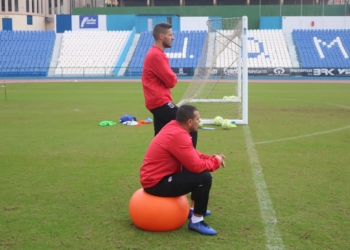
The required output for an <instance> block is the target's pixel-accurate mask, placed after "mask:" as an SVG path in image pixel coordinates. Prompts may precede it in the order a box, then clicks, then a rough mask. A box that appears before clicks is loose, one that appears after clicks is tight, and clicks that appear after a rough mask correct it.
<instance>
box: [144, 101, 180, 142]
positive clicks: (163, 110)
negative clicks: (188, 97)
mask: <svg viewBox="0 0 350 250" xmlns="http://www.w3.org/2000/svg"><path fill="white" fill-rule="evenodd" d="M178 109H179V108H178V107H177V106H176V105H175V104H173V103H171V102H170V103H167V104H165V105H163V106H161V107H159V108H155V109H152V110H150V111H151V113H152V114H153V126H154V136H156V135H157V134H158V133H159V131H160V130H161V129H162V128H163V127H164V126H165V125H167V124H168V123H169V122H170V121H172V120H175V119H176V112H177V110H178Z"/></svg>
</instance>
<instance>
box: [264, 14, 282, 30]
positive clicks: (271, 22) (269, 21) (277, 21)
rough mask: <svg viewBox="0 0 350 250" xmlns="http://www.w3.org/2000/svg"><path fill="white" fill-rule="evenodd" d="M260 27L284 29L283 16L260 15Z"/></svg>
mask: <svg viewBox="0 0 350 250" xmlns="http://www.w3.org/2000/svg"><path fill="white" fill-rule="evenodd" d="M260 29H262V30H264V29H282V17H281V16H262V17H260Z"/></svg>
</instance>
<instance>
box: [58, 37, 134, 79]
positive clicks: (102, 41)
mask: <svg viewBox="0 0 350 250" xmlns="http://www.w3.org/2000/svg"><path fill="white" fill-rule="evenodd" d="M130 34H131V31H66V32H65V33H64V34H63V39H62V45H61V51H60V55H59V58H58V64H57V67H58V68H60V69H61V70H57V71H55V74H56V75H65V76H69V75H75V76H88V75H91V76H104V75H113V69H114V66H115V64H116V62H117V60H118V58H119V56H120V54H121V52H122V50H123V49H124V46H125V43H126V41H127V39H128V38H129V36H130ZM67 68H68V69H67ZM69 68H74V69H75V70H72V71H71V70H69Z"/></svg>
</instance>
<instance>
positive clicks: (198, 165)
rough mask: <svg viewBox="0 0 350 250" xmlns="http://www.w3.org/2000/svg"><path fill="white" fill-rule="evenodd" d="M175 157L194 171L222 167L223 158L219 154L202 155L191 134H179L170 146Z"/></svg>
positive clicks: (213, 169)
mask: <svg viewBox="0 0 350 250" xmlns="http://www.w3.org/2000/svg"><path fill="white" fill-rule="evenodd" d="M169 150H170V151H171V153H172V154H173V155H174V157H175V158H176V159H177V160H178V161H179V162H180V163H181V164H182V165H183V166H186V168H187V169H188V170H189V171H191V172H194V173H199V172H203V171H210V172H212V171H215V170H216V169H218V168H219V167H220V164H221V159H220V157H217V156H207V155H202V154H201V153H200V152H199V151H198V150H196V149H195V148H194V147H193V145H192V141H191V139H190V137H189V136H184V134H179V135H178V136H176V137H175V140H174V141H173V143H172V144H171V147H170V148H169Z"/></svg>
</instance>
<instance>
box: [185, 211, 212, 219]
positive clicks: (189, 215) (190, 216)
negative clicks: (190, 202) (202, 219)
mask: <svg viewBox="0 0 350 250" xmlns="http://www.w3.org/2000/svg"><path fill="white" fill-rule="evenodd" d="M192 215H193V210H191V209H190V212H189V213H188V218H189V219H191V218H192ZM208 215H211V212H210V210H207V211H206V212H205V215H204V216H208Z"/></svg>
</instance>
